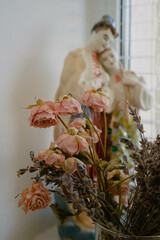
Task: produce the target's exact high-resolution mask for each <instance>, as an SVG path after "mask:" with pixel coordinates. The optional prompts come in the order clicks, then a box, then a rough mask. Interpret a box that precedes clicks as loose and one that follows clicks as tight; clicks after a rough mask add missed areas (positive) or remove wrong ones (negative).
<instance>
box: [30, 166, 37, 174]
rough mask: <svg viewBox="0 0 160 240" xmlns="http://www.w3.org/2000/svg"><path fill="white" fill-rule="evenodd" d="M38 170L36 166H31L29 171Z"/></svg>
mask: <svg viewBox="0 0 160 240" xmlns="http://www.w3.org/2000/svg"><path fill="white" fill-rule="evenodd" d="M36 170H37V168H35V167H30V168H29V172H30V173H32V172H35V171H36Z"/></svg>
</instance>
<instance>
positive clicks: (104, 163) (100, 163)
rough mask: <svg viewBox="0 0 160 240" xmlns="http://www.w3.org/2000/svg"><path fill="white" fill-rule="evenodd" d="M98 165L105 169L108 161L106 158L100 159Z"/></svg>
mask: <svg viewBox="0 0 160 240" xmlns="http://www.w3.org/2000/svg"><path fill="white" fill-rule="evenodd" d="M98 165H99V167H100V168H101V169H102V170H104V169H105V168H106V167H107V166H108V162H107V161H105V160H100V161H99V164H98Z"/></svg>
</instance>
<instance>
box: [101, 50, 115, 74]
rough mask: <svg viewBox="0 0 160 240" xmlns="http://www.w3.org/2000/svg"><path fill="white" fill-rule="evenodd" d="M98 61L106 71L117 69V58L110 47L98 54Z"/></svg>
mask: <svg viewBox="0 0 160 240" xmlns="http://www.w3.org/2000/svg"><path fill="white" fill-rule="evenodd" d="M100 62H101V64H102V65H103V66H104V67H105V68H106V69H107V70H108V71H114V70H118V69H119V61H118V58H117V56H116V55H115V54H114V52H113V51H112V50H111V49H107V50H106V51H105V52H104V53H103V54H101V55H100Z"/></svg>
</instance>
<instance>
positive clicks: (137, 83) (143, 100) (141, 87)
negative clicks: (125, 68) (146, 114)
mask: <svg viewBox="0 0 160 240" xmlns="http://www.w3.org/2000/svg"><path fill="white" fill-rule="evenodd" d="M123 83H124V84H125V85H128V86H129V90H130V100H131V103H132V104H133V105H134V106H135V107H137V108H140V109H143V110H148V109H150V108H151V106H152V95H151V93H150V91H149V89H147V87H146V83H145V81H144V79H143V78H142V77H138V76H137V75H136V74H135V73H133V72H126V74H125V77H124V79H123Z"/></svg>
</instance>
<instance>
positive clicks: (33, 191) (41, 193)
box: [18, 182, 52, 213]
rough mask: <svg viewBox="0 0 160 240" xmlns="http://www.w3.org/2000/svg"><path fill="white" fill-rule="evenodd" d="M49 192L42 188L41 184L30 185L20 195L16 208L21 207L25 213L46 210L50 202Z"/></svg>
mask: <svg viewBox="0 0 160 240" xmlns="http://www.w3.org/2000/svg"><path fill="white" fill-rule="evenodd" d="M50 195H51V192H50V191H48V189H46V188H45V187H44V186H43V183H42V182H40V183H32V185H31V186H30V187H29V188H27V189H25V190H24V191H23V192H22V193H21V198H20V199H19V202H18V207H21V206H23V208H22V209H23V210H24V212H25V213H27V212H28V211H29V210H31V211H35V210H38V209H44V208H46V207H47V206H48V205H49V203H50V202H51V200H52V198H51V197H50Z"/></svg>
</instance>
